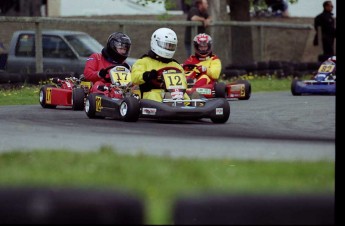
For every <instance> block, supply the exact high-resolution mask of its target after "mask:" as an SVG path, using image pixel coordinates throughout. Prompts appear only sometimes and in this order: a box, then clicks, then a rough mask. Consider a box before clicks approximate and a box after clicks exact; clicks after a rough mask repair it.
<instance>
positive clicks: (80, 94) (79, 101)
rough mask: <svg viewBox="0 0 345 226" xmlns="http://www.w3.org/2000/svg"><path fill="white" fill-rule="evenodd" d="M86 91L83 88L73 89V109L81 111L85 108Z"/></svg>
mask: <svg viewBox="0 0 345 226" xmlns="http://www.w3.org/2000/svg"><path fill="white" fill-rule="evenodd" d="M84 99H85V92H84V89H82V88H74V89H73V90H72V109H73V110H74V111H81V110H83V109H84Z"/></svg>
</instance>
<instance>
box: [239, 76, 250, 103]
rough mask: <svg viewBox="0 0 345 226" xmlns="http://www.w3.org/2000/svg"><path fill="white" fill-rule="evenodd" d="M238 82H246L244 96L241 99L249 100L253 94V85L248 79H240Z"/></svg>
mask: <svg viewBox="0 0 345 226" xmlns="http://www.w3.org/2000/svg"><path fill="white" fill-rule="evenodd" d="M238 83H240V84H244V92H245V95H244V97H239V98H238V99H239V100H249V98H250V96H251V94H252V86H251V84H250V83H249V82H248V81H247V80H239V81H238Z"/></svg>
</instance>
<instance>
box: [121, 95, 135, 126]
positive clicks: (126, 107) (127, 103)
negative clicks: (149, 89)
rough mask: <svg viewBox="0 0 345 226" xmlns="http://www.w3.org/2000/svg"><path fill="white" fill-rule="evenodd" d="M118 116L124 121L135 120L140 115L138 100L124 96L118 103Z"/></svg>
mask: <svg viewBox="0 0 345 226" xmlns="http://www.w3.org/2000/svg"><path fill="white" fill-rule="evenodd" d="M119 111H120V117H121V119H122V120H123V121H125V122H136V121H138V119H139V115H140V104H139V100H138V99H137V98H134V97H126V98H125V99H124V100H123V101H122V103H121V104H120V108H119Z"/></svg>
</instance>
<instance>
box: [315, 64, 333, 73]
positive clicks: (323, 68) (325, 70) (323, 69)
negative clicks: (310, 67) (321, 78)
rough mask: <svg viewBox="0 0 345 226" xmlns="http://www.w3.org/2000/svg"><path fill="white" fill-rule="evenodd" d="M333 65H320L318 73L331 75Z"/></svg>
mask: <svg viewBox="0 0 345 226" xmlns="http://www.w3.org/2000/svg"><path fill="white" fill-rule="evenodd" d="M334 67H335V65H321V66H320V68H319V71H318V72H319V73H331V72H332V71H333V70H334Z"/></svg>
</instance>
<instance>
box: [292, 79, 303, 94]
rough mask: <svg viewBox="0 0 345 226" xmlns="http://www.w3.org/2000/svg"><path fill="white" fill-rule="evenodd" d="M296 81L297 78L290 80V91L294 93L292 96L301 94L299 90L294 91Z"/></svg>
mask: <svg viewBox="0 0 345 226" xmlns="http://www.w3.org/2000/svg"><path fill="white" fill-rule="evenodd" d="M298 81H299V80H297V79H294V80H292V82H291V93H292V95H294V96H301V95H302V93H299V92H297V91H296V86H297V83H298Z"/></svg>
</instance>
